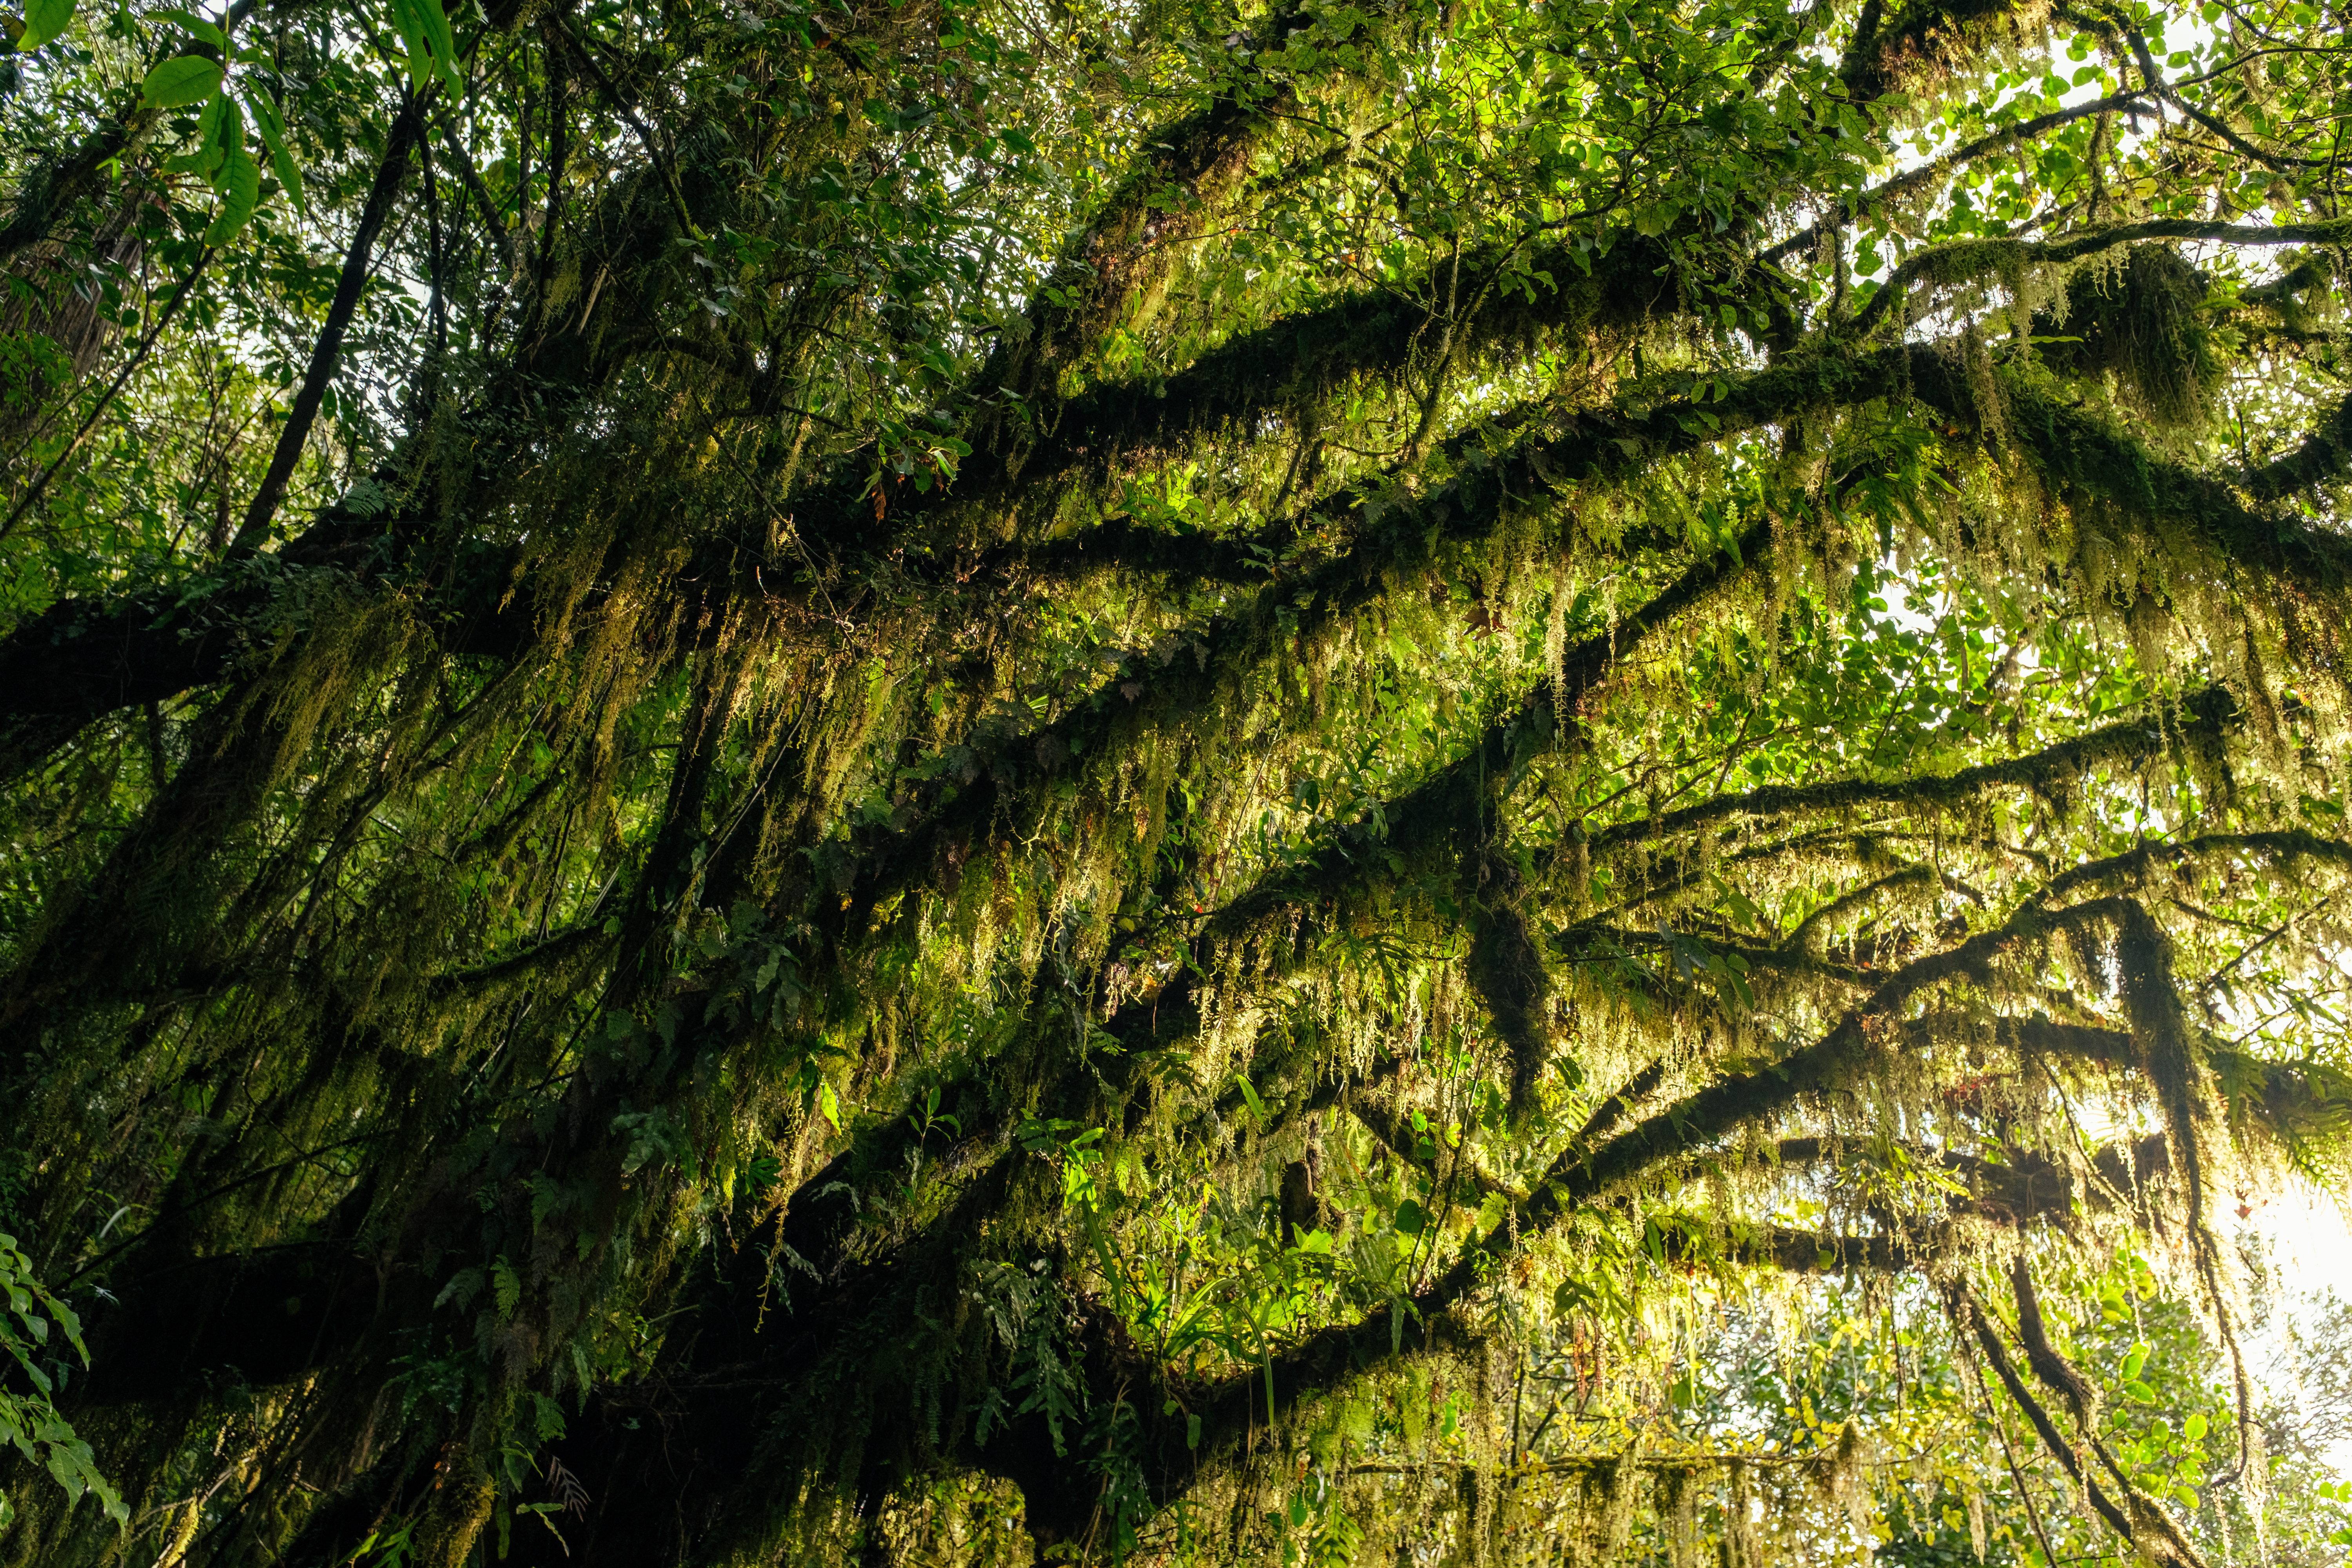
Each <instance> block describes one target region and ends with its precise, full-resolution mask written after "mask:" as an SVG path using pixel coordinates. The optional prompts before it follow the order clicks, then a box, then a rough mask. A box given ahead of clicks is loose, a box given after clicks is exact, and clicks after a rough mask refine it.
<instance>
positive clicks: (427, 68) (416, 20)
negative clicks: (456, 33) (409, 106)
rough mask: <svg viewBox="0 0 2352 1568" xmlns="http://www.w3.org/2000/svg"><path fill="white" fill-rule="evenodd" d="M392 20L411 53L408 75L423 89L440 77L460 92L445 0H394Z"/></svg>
mask: <svg viewBox="0 0 2352 1568" xmlns="http://www.w3.org/2000/svg"><path fill="white" fill-rule="evenodd" d="M392 23H393V26H394V30H395V31H397V32H398V33H399V34H400V42H401V47H403V48H404V49H405V50H407V52H408V78H409V80H410V81H412V82H414V83H415V85H416V86H417V87H419V88H422V87H423V86H424V85H425V83H426V82H427V81H429V80H431V79H433V78H435V77H436V76H437V77H439V78H440V79H442V80H444V81H446V83H447V84H448V86H449V90H450V91H451V92H453V93H454V92H457V91H458V90H459V89H460V88H461V87H462V85H463V81H462V79H461V78H460V76H459V75H458V71H457V41H456V39H455V38H454V37H452V35H451V33H450V30H449V15H448V13H447V12H446V11H444V10H443V9H442V8H441V0H393V6H392Z"/></svg>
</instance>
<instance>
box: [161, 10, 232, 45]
mask: <svg viewBox="0 0 2352 1568" xmlns="http://www.w3.org/2000/svg"><path fill="white" fill-rule="evenodd" d="M154 16H156V17H157V19H159V20H161V21H165V22H176V23H177V24H179V25H180V26H183V27H185V28H186V29H187V30H188V31H189V32H191V33H193V34H194V35H195V36H196V37H199V38H202V39H203V40H204V41H205V43H208V44H210V45H211V46H212V47H215V48H216V49H221V50H224V51H226V49H227V48H228V35H227V34H226V33H224V32H222V31H221V30H220V28H219V27H217V26H215V25H214V24H212V23H210V22H207V21H205V19H204V18H203V17H202V16H197V15H196V14H195V13H194V12H193V11H181V10H176V9H171V8H166V9H163V10H159V11H157V12H155V13H154Z"/></svg>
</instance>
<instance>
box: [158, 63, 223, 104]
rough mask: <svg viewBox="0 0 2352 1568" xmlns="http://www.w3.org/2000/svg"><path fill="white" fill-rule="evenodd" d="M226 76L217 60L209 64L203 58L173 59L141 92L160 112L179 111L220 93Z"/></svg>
mask: <svg viewBox="0 0 2352 1568" xmlns="http://www.w3.org/2000/svg"><path fill="white" fill-rule="evenodd" d="M226 74H227V73H226V72H225V71H223V70H222V69H221V64H220V62H219V61H218V60H208V59H206V58H204V57H203V56H202V55H174V56H173V57H172V58H170V59H168V60H165V61H164V62H163V64H162V65H159V66H157V67H156V68H154V69H153V70H151V71H149V72H148V73H147V79H146V80H145V81H144V82H142V84H141V85H140V89H139V91H140V94H141V96H142V97H143V98H145V99H146V100H147V101H148V102H150V103H152V104H154V105H156V106H157V107H158V108H162V109H177V108H179V107H180V106H181V105H183V104H188V103H196V102H200V101H201V100H205V99H207V98H210V97H211V96H212V95H213V94H214V93H216V92H218V91H219V90H220V85H221V80H222V79H223V78H224V77H225V76H226Z"/></svg>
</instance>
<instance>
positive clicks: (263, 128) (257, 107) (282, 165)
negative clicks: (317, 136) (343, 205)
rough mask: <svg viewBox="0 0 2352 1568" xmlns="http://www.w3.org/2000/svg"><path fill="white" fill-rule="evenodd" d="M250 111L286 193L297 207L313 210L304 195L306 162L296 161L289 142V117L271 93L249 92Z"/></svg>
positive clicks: (272, 166)
mask: <svg viewBox="0 0 2352 1568" xmlns="http://www.w3.org/2000/svg"><path fill="white" fill-rule="evenodd" d="M245 107H246V110H247V112H248V113H249V114H251V115H252V116H253V128H254V129H255V130H256V131H258V132H261V141H262V144H263V145H264V146H266V147H268V149H269V166H270V167H271V168H272V169H273V170H275V171H276V172H277V174H278V184H281V185H283V186H285V187H286V195H288V196H289V198H290V199H291V200H292V201H293V203H294V205H295V206H296V207H298V208H299V209H300V210H301V211H303V212H308V211H310V204H309V203H308V202H307V201H305V200H304V199H303V196H302V166H301V165H300V164H299V163H296V162H295V161H294V153H293V151H292V149H290V148H289V147H288V146H287V144H286V121H284V120H283V119H282V118H280V117H279V115H278V106H277V105H276V104H275V103H272V102H271V101H270V100H269V97H268V94H267V93H261V92H251V93H247V95H246V100H245Z"/></svg>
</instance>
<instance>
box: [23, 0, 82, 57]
mask: <svg viewBox="0 0 2352 1568" xmlns="http://www.w3.org/2000/svg"><path fill="white" fill-rule="evenodd" d="M73 14H74V0H25V30H24V31H23V32H21V33H19V34H17V35H16V48H17V51H18V52H19V53H20V54H31V53H32V52H33V51H34V50H35V49H37V48H39V47H41V46H42V45H43V44H46V43H47V42H48V41H49V40H50V39H51V38H54V37H57V36H58V34H59V33H62V32H64V31H65V30H66V24H67V23H68V22H71V21H72V20H73Z"/></svg>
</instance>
